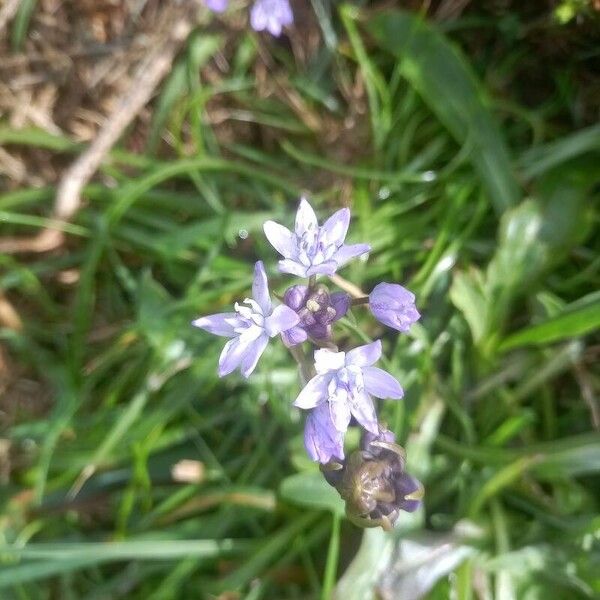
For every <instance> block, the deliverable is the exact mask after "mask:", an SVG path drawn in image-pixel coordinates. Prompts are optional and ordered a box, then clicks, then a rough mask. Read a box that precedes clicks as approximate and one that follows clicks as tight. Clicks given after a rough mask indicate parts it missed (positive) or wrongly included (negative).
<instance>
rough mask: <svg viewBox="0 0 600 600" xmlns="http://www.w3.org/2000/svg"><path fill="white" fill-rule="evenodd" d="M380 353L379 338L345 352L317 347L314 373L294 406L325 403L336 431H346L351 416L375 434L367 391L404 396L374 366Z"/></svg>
mask: <svg viewBox="0 0 600 600" xmlns="http://www.w3.org/2000/svg"><path fill="white" fill-rule="evenodd" d="M380 356H381V342H380V341H379V340H377V341H376V342H373V343H371V344H366V345H365V346H359V347H358V348H355V349H354V350H350V352H347V353H346V352H332V351H331V350H326V349H322V350H317V351H316V352H315V369H316V371H317V375H316V376H315V377H313V378H312V379H311V380H310V381H309V382H308V383H307V384H306V386H305V388H304V389H303V390H302V391H301V392H300V394H299V395H298V398H296V401H295V402H294V405H295V406H297V407H298V408H306V409H308V408H314V407H315V406H319V405H320V404H322V403H324V402H327V403H328V405H329V411H330V414H331V420H332V421H333V424H334V425H335V428H336V429H337V430H338V431H340V432H342V433H343V432H345V431H346V430H347V429H348V425H349V424H350V419H351V417H352V416H354V418H355V419H356V420H357V421H358V422H359V423H360V424H361V425H362V426H363V427H364V428H365V429H367V430H368V431H371V432H372V433H374V434H378V433H379V426H378V423H377V415H376V413H375V407H374V406H373V400H372V398H371V396H370V394H372V395H373V396H376V397H377V398H396V399H398V398H402V396H403V395H404V392H403V391H402V388H401V387H400V384H399V383H398V382H397V381H396V379H395V378H394V377H392V376H391V375H390V374H389V373H387V372H386V371H384V370H383V369H379V368H378V367H374V366H373V364H374V363H375V362H377V360H379V357H380Z"/></svg>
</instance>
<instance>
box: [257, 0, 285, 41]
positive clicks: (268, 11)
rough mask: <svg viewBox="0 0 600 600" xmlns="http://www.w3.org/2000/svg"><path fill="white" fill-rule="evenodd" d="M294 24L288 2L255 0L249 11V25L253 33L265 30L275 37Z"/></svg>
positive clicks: (281, 0) (283, 0) (282, 0)
mask: <svg viewBox="0 0 600 600" xmlns="http://www.w3.org/2000/svg"><path fill="white" fill-rule="evenodd" d="M293 22H294V15H293V13H292V9H291V7H290V3H289V0H256V2H254V5H253V6H252V9H251V10H250V25H251V26H252V29H254V31H264V30H265V29H266V30H267V31H268V32H269V33H270V34H271V35H274V36H275V37H278V36H280V35H281V32H282V30H283V28H284V27H289V26H290V25H291V24H292V23H293Z"/></svg>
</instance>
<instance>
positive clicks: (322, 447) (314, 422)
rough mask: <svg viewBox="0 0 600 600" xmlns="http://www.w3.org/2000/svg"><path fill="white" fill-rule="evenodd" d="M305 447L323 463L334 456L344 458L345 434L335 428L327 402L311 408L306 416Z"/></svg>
mask: <svg viewBox="0 0 600 600" xmlns="http://www.w3.org/2000/svg"><path fill="white" fill-rule="evenodd" d="M304 447H305V448H306V452H307V453H308V455H309V456H310V457H311V458H312V459H313V460H317V461H319V462H320V463H323V464H325V463H328V462H329V461H330V460H331V459H332V458H336V459H339V460H343V459H344V436H343V434H342V433H340V432H339V431H338V430H337V429H336V428H335V426H334V424H333V422H332V420H331V416H330V414H329V407H328V406H327V403H326V402H323V403H322V404H320V405H319V406H317V407H316V408H314V409H313V410H311V411H310V413H308V416H307V417H306V425H305V427H304Z"/></svg>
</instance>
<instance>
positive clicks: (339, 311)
mask: <svg viewBox="0 0 600 600" xmlns="http://www.w3.org/2000/svg"><path fill="white" fill-rule="evenodd" d="M330 302H331V306H333V308H334V309H335V317H334V319H333V320H334V321H337V320H338V319H341V318H342V317H343V316H344V315H345V314H346V313H347V312H348V309H349V308H350V296H349V295H348V294H346V292H335V293H333V294H331V296H330Z"/></svg>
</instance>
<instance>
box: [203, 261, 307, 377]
mask: <svg viewBox="0 0 600 600" xmlns="http://www.w3.org/2000/svg"><path fill="white" fill-rule="evenodd" d="M252 296H253V299H252V298H246V299H245V300H244V303H243V304H238V303H237V302H236V303H235V312H233V313H218V314H215V315H209V316H207V317H200V318H199V319H196V320H195V321H193V322H192V325H195V326H196V327H200V328H201V329H204V330H206V331H208V332H209V333H214V334H215V335H221V336H224V337H229V338H231V339H230V340H229V341H228V342H227V343H226V344H225V347H224V348H223V351H222V352H221V356H220V357H219V377H223V376H225V375H228V374H229V373H231V372H232V371H234V370H235V369H237V368H238V367H239V369H240V372H241V374H242V375H243V376H244V377H248V376H249V375H250V374H251V373H252V371H254V368H255V367H256V363H257V362H258V359H259V358H260V356H261V354H262V353H263V351H264V349H265V348H266V346H267V343H268V341H269V338H272V337H275V336H276V335H278V334H279V333H281V332H282V331H287V330H288V329H290V328H291V327H294V326H295V325H297V324H298V321H299V317H298V315H297V314H296V313H295V312H294V311H293V310H292V309H291V308H289V307H288V306H285V304H281V305H280V306H276V307H275V308H273V306H272V304H271V298H270V296H269V286H268V283H267V274H266V273H265V267H264V265H263V263H262V261H260V260H259V261H258V262H257V263H256V265H255V266H254V282H253V284H252ZM244 305H245V306H244Z"/></svg>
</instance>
